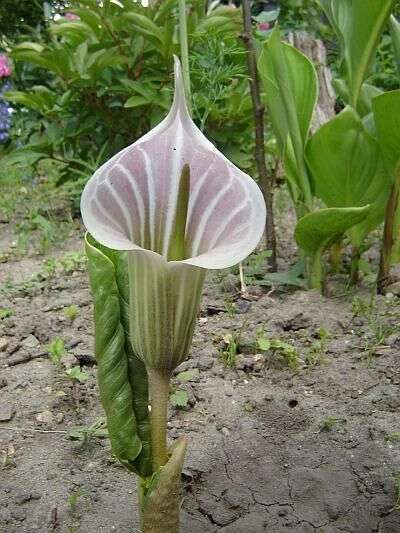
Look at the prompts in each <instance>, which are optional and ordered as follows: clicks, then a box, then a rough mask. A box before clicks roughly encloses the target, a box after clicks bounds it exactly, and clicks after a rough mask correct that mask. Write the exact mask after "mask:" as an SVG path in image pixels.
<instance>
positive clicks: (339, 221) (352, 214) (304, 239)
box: [295, 205, 370, 255]
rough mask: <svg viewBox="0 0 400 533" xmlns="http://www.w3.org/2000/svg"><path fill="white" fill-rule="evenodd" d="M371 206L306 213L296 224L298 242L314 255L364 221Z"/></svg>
mask: <svg viewBox="0 0 400 533" xmlns="http://www.w3.org/2000/svg"><path fill="white" fill-rule="evenodd" d="M369 210H370V206H369V205H367V206H364V207H343V208H328V209H320V210H319V211H314V212H313V213H309V214H308V215H305V216H304V217H303V218H301V219H300V220H299V222H298V223H297V226H296V231H295V238H296V242H297V244H298V245H299V246H300V247H301V248H302V249H303V250H304V251H305V252H306V254H308V255H314V254H316V253H318V252H319V251H322V250H324V249H326V248H327V247H328V246H330V245H331V244H333V243H334V242H335V241H336V240H338V239H339V238H340V237H341V236H342V235H343V234H344V233H345V232H346V231H347V230H348V229H350V228H351V227H352V226H355V225H356V224H359V223H360V222H362V221H363V220H364V219H365V218H366V217H367V216H368V213H369Z"/></svg>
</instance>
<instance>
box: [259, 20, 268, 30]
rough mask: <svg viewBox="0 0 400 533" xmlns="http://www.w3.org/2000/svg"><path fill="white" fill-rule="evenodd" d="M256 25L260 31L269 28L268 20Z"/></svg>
mask: <svg viewBox="0 0 400 533" xmlns="http://www.w3.org/2000/svg"><path fill="white" fill-rule="evenodd" d="M257 26H258V29H259V30H260V31H268V30H269V29H270V28H271V24H270V23H269V22H259V23H258V25H257Z"/></svg>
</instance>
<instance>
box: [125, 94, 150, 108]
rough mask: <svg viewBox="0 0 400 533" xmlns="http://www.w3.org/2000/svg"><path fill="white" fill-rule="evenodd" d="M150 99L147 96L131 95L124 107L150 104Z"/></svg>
mask: <svg viewBox="0 0 400 533" xmlns="http://www.w3.org/2000/svg"><path fill="white" fill-rule="evenodd" d="M150 103H151V101H149V100H148V99H147V98H146V97H145V96H131V97H130V98H128V100H127V101H126V102H125V104H124V107H140V106H141V105H149V104H150Z"/></svg>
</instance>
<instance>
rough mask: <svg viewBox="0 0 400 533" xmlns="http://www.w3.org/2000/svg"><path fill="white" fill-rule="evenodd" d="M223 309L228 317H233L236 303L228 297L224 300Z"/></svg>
mask: <svg viewBox="0 0 400 533" xmlns="http://www.w3.org/2000/svg"><path fill="white" fill-rule="evenodd" d="M224 305H225V309H226V312H227V314H228V316H229V317H230V318H233V317H234V316H235V314H236V304H235V302H232V300H230V299H229V298H227V299H226V300H225V301H224Z"/></svg>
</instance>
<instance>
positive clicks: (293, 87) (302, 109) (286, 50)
mask: <svg viewBox="0 0 400 533" xmlns="http://www.w3.org/2000/svg"><path fill="white" fill-rule="evenodd" d="M258 70H259V72H260V76H261V80H262V82H263V86H264V99H265V102H266V105H267V107H268V115H269V118H270V120H271V123H272V127H273V130H274V133H275V135H276V137H277V140H278V144H279V148H280V152H281V154H282V156H283V160H284V164H285V170H286V173H287V176H288V179H289V180H290V182H291V183H290V185H291V190H292V194H293V195H294V197H295V196H296V190H298V191H301V193H302V195H303V197H304V199H305V201H306V202H308V203H309V204H311V202H312V198H311V186H310V183H309V177H308V173H307V169H306V166H305V162H304V146H305V143H306V140H307V136H308V131H309V128H310V124H311V118H312V114H313V111H314V107H315V104H316V101H317V91H318V86H317V75H316V72H315V69H314V66H313V65H312V63H311V62H310V61H309V60H308V59H307V57H306V56H305V55H303V54H302V53H301V52H299V51H298V50H296V49H295V48H294V47H293V46H290V45H288V44H286V43H282V42H281V39H280V32H279V30H278V28H275V29H274V30H273V32H272V33H271V36H270V38H269V39H268V41H266V42H265V43H264V45H263V49H262V53H261V55H260V59H259V61H258ZM309 207H310V206H309Z"/></svg>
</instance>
